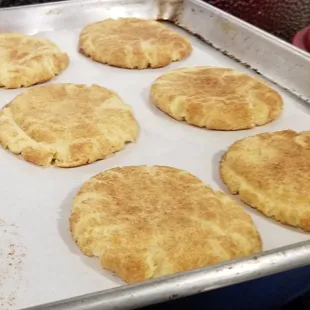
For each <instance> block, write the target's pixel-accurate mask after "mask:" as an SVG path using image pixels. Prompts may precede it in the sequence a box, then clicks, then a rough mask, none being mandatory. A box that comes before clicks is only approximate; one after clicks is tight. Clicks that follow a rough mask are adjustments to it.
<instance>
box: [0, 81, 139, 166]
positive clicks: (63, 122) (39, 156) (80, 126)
mask: <svg viewBox="0 0 310 310" xmlns="http://www.w3.org/2000/svg"><path fill="white" fill-rule="evenodd" d="M137 134H138V124H137V122H136V120H135V119H134V116H133V113H132V110H131V108H130V107H129V106H128V105H126V104H124V103H123V102H122V100H121V99H120V98H119V97H118V96H117V94H115V93H114V92H112V91H110V90H108V89H106V88H103V87H100V86H97V85H92V86H86V85H78V84H52V85H46V86H40V87H35V88H32V89H30V90H28V91H26V92H24V93H22V94H20V95H19V96H17V97H16V98H15V99H13V100H12V101H11V102H10V103H9V104H8V105H7V106H5V107H4V108H3V109H2V110H1V111H0V143H1V144H2V145H3V147H5V148H8V149H9V150H10V151H11V152H13V153H15V154H21V155H22V157H23V158H24V159H25V160H27V161H30V162H32V163H35V164H37V165H42V166H49V165H51V164H55V165H56V166H59V167H74V166H80V165H84V164H87V163H91V162H94V161H96V160H99V159H103V158H105V157H106V156H108V155H109V154H111V153H114V152H116V151H119V150H121V149H123V148H124V146H125V143H127V142H131V141H135V140H136V137H137Z"/></svg>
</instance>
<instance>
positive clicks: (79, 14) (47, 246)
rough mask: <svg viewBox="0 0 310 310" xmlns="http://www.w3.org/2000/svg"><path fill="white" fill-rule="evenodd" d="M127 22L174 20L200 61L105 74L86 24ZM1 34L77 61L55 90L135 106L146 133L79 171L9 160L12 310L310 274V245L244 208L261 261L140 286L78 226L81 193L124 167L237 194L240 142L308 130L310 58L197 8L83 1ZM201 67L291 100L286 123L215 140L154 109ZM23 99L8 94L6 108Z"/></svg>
mask: <svg viewBox="0 0 310 310" xmlns="http://www.w3.org/2000/svg"><path fill="white" fill-rule="evenodd" d="M126 16H135V17H141V18H153V19H160V20H166V21H170V22H171V23H169V24H168V26H169V27H172V28H174V29H175V30H176V31H180V32H181V33H183V34H185V35H186V36H188V37H189V39H190V40H191V42H192V45H193V47H194V49H193V53H192V55H191V56H190V57H189V58H188V59H186V60H185V61H182V62H176V63H173V64H171V65H170V66H168V67H166V68H161V69H153V70H152V69H147V70H142V71H138V70H124V69H118V68H112V67H109V66H104V65H102V64H98V63H95V62H92V61H91V60H89V59H87V58H85V57H83V56H82V55H80V54H79V53H78V51H77V40H78V35H79V32H80V30H81V28H83V27H84V26H85V25H86V24H88V23H90V22H95V21H98V20H102V19H105V18H108V17H114V18H117V17H126ZM182 28H183V29H182ZM0 32H22V33H26V34H32V35H38V36H41V37H46V38H49V39H51V40H52V41H54V42H55V43H56V44H58V45H59V46H60V47H61V49H62V50H64V51H66V52H67V53H68V54H69V56H70V59H71V62H70V66H69V67H68V69H67V70H66V71H65V72H63V73H62V74H61V75H60V76H59V77H57V78H56V79H54V80H53V81H51V82H50V83H57V82H72V83H85V84H90V83H96V84H100V85H102V86H105V87H107V88H111V89H113V90H114V91H116V92H117V93H119V95H120V96H121V97H122V98H123V100H124V101H125V102H126V103H128V104H130V105H132V107H133V109H134V113H135V115H136V118H137V120H138V122H139V124H140V127H141V133H140V136H139V138H138V141H137V143H134V144H132V145H129V146H128V147H126V149H125V150H123V151H122V152H119V153H117V154H115V155H114V156H111V157H110V158H108V159H106V160H102V161H99V162H96V163H94V164H92V165H88V166H85V167H79V168H74V169H68V170H66V169H59V168H58V169H57V168H47V169H43V168H39V167H35V166H33V165H31V164H29V163H26V162H25V161H23V160H21V159H19V158H17V157H16V156H15V155H12V154H10V153H9V152H7V151H5V150H3V149H0V167H1V169H0V197H1V203H0V218H1V219H0V239H1V243H0V261H1V264H0V273H1V277H0V285H1V289H0V308H1V309H3V310H5V309H21V308H26V307H28V308H29V307H30V308H29V309H53V310H56V309H57V310H60V309H61V310H64V309H73V310H78V309H79V310H82V309H83V310H86V309H87V310H95V309H101V310H102V309H132V308H135V307H141V306H145V305H150V304H153V303H156V302H161V301H165V300H171V299H175V298H180V297H182V296H188V295H193V294H196V293H199V292H204V291H208V290H212V289H214V288H219V287H223V286H227V285H231V284H233V283H239V282H243V281H247V280H250V279H255V278H259V277H262V276H265V275H269V274H273V273H278V272H281V271H284V270H289V269H293V268H296V267H300V266H304V265H307V264H310V241H308V240H309V239H310V234H308V233H304V232H302V231H300V230H297V229H293V228H289V227H286V226H283V225H280V224H278V223H276V222H275V221H273V220H269V219H267V218H265V217H263V216H262V215H260V214H259V213H258V212H256V211H255V210H253V209H251V208H249V207H247V206H244V208H245V210H246V211H247V212H248V213H249V214H250V215H251V216H252V218H253V220H254V222H255V223H256V225H257V227H258V229H259V231H260V233H261V235H262V238H263V243H264V252H263V253H262V254H261V255H255V256H253V257H247V258H243V259H240V260H237V261H229V262H226V263H224V264H220V265H216V266H210V267H207V268H202V269H199V270H194V271H189V272H185V273H182V274H176V275H173V276H169V277H165V278H160V279H156V280H152V281H148V282H144V283H141V284H138V285H133V286H129V285H124V283H123V282H121V281H120V280H119V279H117V278H116V277H114V276H113V275H111V274H110V273H109V272H107V271H104V270H101V269H100V267H99V263H98V261H97V260H96V259H91V258H88V257H85V256H84V255H83V254H82V253H81V252H80V251H79V250H78V248H77V246H76V245H75V244H74V242H73V241H72V239H71V237H70V233H69V227H68V216H69V213H70V208H71V201H72V197H73V196H74V195H75V193H76V191H77V190H78V188H79V187H80V186H81V185H82V183H83V182H84V181H86V180H87V179H89V178H90V177H91V176H93V175H95V174H97V173H98V172H101V171H104V170H105V169H108V168H111V167H114V166H124V165H138V164H164V165H170V166H174V167H177V168H181V169H185V170H188V171H189V172H192V173H193V174H195V175H196V176H198V177H199V178H201V179H202V180H204V181H205V182H206V183H208V184H210V185H211V186H212V187H213V188H215V189H221V190H224V191H226V188H225V187H224V186H223V184H222V183H221V180H220V178H219V174H218V161H219V159H220V156H221V154H222V153H223V152H224V151H225V150H226V149H227V147H228V146H229V145H230V144H232V143H233V142H234V141H236V140H238V139H240V138H243V137H246V136H249V135H254V134H256V133H260V132H268V131H275V130H281V129H288V128H290V129H294V130H296V131H301V130H309V112H310V107H309V106H308V103H307V102H308V101H310V82H309V81H310V56H309V54H306V53H305V52H303V51H300V50H298V49H296V48H295V47H293V46H291V45H289V44H287V43H285V42H283V41H281V40H279V39H277V38H275V37H273V36H271V35H269V34H267V33H265V32H263V31H261V30H259V29H257V28H255V27H253V26H250V25H248V24H247V23H245V22H242V21H240V20H238V19H237V18H234V17H232V16H230V15H228V14H226V13H224V12H222V11H220V10H218V9H216V8H214V7H212V6H210V5H208V4H205V3H203V2H201V1H198V0H185V1H176V0H170V1H168V0H166V1H156V0H152V1H151V0H127V1H120V0H99V1H98V0H96V1H94V0H90V1H89V0H87V1H86V0H80V1H67V2H60V3H52V4H44V5H34V6H27V7H18V8H10V9H3V10H1V11H0ZM196 65H211V66H212V65H213V66H225V67H231V68H234V69H236V70H240V71H243V72H247V73H248V74H253V75H256V74H260V75H261V78H264V79H267V80H269V83H271V84H273V87H274V88H275V89H276V90H278V91H279V93H280V94H281V95H282V97H283V100H284V112H283V113H282V115H281V117H280V118H279V119H278V120H276V121H274V122H272V123H270V124H268V125H265V126H262V127H257V128H254V129H251V130H245V131H238V132H215V131H208V130H204V129H200V128H195V127H192V126H189V125H187V124H185V123H181V122H177V121H175V120H173V119H171V118H169V117H167V116H166V115H164V114H163V113H162V112H160V111H159V110H157V109H156V108H155V107H153V106H152V105H151V103H150V102H149V96H148V93H149V88H150V85H151V83H152V82H153V81H154V80H155V79H156V78H157V77H158V76H159V75H161V74H163V73H164V72H166V71H167V70H170V69H172V68H178V67H185V66H196ZM22 91H23V90H4V89H2V90H0V107H2V106H4V105H5V104H6V103H8V102H9V101H10V100H11V99H13V98H14V97H15V96H16V95H17V94H19V93H20V92H22ZM154 149H156V155H155V153H154ZM180 154H182V155H180ZM94 292H97V293H94ZM87 294H88V295H87ZM77 296H78V297H77ZM69 298H70V299H69ZM60 300H63V301H60ZM48 303H49V304H48ZM43 304H46V305H43ZM37 305H40V306H37Z"/></svg>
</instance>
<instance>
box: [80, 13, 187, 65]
mask: <svg viewBox="0 0 310 310" xmlns="http://www.w3.org/2000/svg"><path fill="white" fill-rule="evenodd" d="M79 47H80V51H81V52H82V53H83V54H84V55H86V56H89V57H90V58H91V59H93V60H96V61H98V62H101V63H104V64H108V65H112V66H116V67H121V68H129V69H145V68H148V67H151V68H158V67H164V66H166V65H168V64H170V63H171V62H173V61H178V60H182V59H184V58H186V57H187V56H188V55H189V54H190V53H191V51H192V47H191V44H190V42H189V41H188V40H187V39H186V38H185V37H183V36H181V35H180V34H178V33H176V32H174V31H173V30H170V29H169V28H167V27H165V26H164V25H162V24H161V23H159V22H156V21H153V20H146V19H138V18H119V19H116V20H115V19H106V20H104V21H101V22H98V23H94V24H90V25H88V26H86V27H85V28H84V29H83V30H82V32H81V34H80V40H79Z"/></svg>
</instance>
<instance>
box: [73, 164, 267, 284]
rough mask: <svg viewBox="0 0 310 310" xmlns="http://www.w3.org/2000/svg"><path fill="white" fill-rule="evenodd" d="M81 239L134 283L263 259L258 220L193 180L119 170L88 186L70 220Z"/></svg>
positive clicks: (149, 170)
mask: <svg viewBox="0 0 310 310" xmlns="http://www.w3.org/2000/svg"><path fill="white" fill-rule="evenodd" d="M70 228H71V233H72V237H73V239H74V240H75V241H76V243H77V245H78V246H79V248H80V249H81V250H82V251H83V252H84V254H86V255H88V256H97V257H98V258H99V259H100V262H101V265H102V267H103V268H106V269H108V270H110V271H112V272H115V273H116V275H118V276H119V277H120V278H122V279H123V280H125V281H126V282H128V283H135V282H140V281H144V280H147V279H152V278H157V277H161V276H165V275H168V274H172V273H176V272H182V271H185V270H190V269H194V268H198V267H202V266H206V265H210V264H216V263H219V262H222V261H225V260H230V259H235V258H237V257H242V256H246V255H250V254H253V253H257V252H259V251H261V239H260V236H259V233H258V232H257V230H256V228H255V226H254V224H253V222H252V220H251V218H250V216H249V215H247V214H246V213H245V212H244V211H243V209H242V207H241V206H240V205H238V204H237V202H235V201H234V200H233V199H232V198H230V197H229V196H227V195H226V194H224V193H222V192H216V191H213V190H212V189H211V188H210V187H209V186H207V185H206V184H204V183H203V182H202V181H201V180H199V179H198V178H196V177H195V176H193V175H192V174H190V173H188V172H186V171H183V170H179V169H175V168H171V167H163V166H154V167H148V166H131V167H123V168H114V169H110V170H107V171H105V172H104V173H100V174H98V175H96V176H95V177H93V178H91V179H90V180H89V181H88V182H86V183H85V184H84V185H83V186H82V188H81V189H80V191H79V192H78V194H77V196H76V197H75V199H74V203H73V208H72V211H71V216H70Z"/></svg>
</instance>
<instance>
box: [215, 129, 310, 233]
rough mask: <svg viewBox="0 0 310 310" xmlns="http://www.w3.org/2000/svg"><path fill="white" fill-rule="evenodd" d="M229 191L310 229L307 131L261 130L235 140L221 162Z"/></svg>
mask: <svg viewBox="0 0 310 310" xmlns="http://www.w3.org/2000/svg"><path fill="white" fill-rule="evenodd" d="M220 172H221V177H222V180H223V181H224V183H225V184H226V185H227V186H228V189H229V191H230V192H231V193H232V194H239V197H240V199H241V200H242V201H243V202H245V203H246V204H248V205H250V206H251V207H253V208H256V209H257V210H259V211H260V212H262V213H263V214H264V215H266V216H268V217H270V218H274V219H276V220H278V221H280V222H281V223H283V224H288V225H291V226H294V227H300V228H302V229H304V230H306V231H310V195H309V188H310V132H301V133H296V132H294V131H291V130H287V131H279V132H275V133H264V134H259V135H256V136H252V137H247V138H244V139H242V140H240V141H237V142H235V143H234V144H233V145H232V146H231V147H230V148H229V149H228V151H227V153H226V154H225V155H224V156H223V158H222V160H221V163H220Z"/></svg>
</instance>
